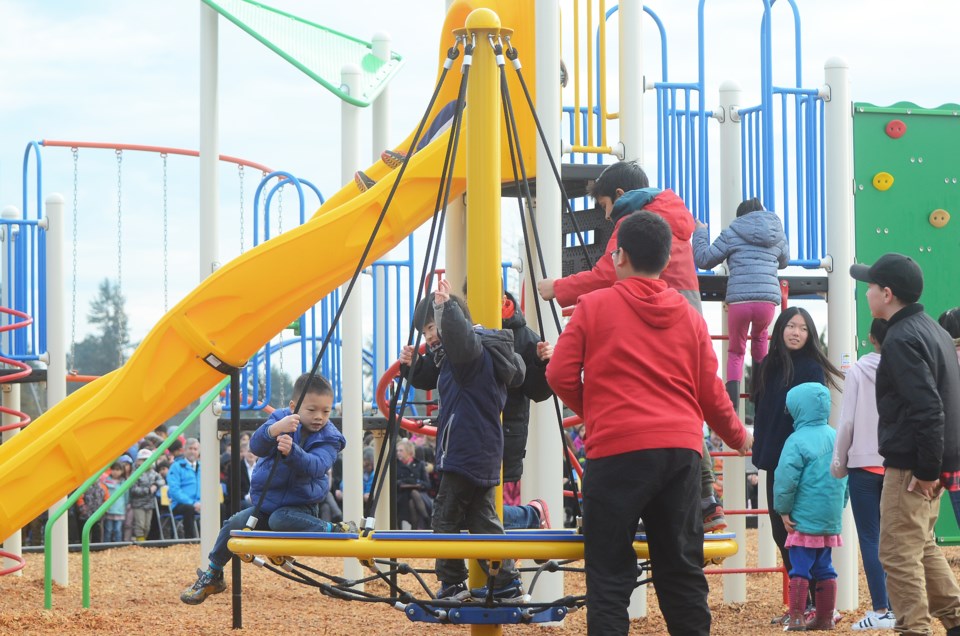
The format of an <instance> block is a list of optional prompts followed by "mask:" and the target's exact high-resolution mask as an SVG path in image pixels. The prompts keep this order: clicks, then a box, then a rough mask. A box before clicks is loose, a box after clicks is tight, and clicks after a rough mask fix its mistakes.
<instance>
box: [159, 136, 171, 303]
mask: <svg viewBox="0 0 960 636" xmlns="http://www.w3.org/2000/svg"><path fill="white" fill-rule="evenodd" d="M160 157H161V158H162V159H163V313H167V309H168V308H169V302H168V299H169V276H168V271H167V270H168V258H169V242H168V234H169V232H168V219H167V153H165V152H162V153H160Z"/></svg>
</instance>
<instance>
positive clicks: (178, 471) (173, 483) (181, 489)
mask: <svg viewBox="0 0 960 636" xmlns="http://www.w3.org/2000/svg"><path fill="white" fill-rule="evenodd" d="M167 486H168V488H167V495H168V496H169V497H170V508H171V509H172V508H174V507H176V506H177V505H178V504H187V505H190V506H192V505H193V504H195V503H197V502H198V501H200V462H199V461H198V462H197V469H196V470H194V469H193V468H191V467H190V462H188V461H187V460H186V458H184V457H178V458H177V459H176V461H174V462H173V465H171V466H170V471H169V472H168V473H167Z"/></svg>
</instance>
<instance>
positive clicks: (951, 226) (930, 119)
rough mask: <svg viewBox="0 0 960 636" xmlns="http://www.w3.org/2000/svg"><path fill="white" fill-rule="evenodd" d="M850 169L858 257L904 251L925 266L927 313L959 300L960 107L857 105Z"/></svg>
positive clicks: (860, 305)
mask: <svg viewBox="0 0 960 636" xmlns="http://www.w3.org/2000/svg"><path fill="white" fill-rule="evenodd" d="M853 169H854V180H855V186H854V187H855V211H854V214H855V217H854V218H855V225H854V227H855V230H854V235H855V238H856V260H857V262H858V263H872V262H874V261H875V260H876V259H877V257H879V256H880V255H881V254H884V253H886V252H900V253H901V254H906V255H907V256H910V257H911V258H913V259H915V260H916V261H917V263H919V265H920V267H921V268H922V269H923V277H924V290H923V296H922V297H921V298H920V302H921V303H922V304H923V305H924V307H925V308H926V310H927V313H928V314H930V315H931V316H933V317H934V318H936V317H937V316H939V315H940V313H941V312H943V311H944V310H945V309H949V308H951V307H956V306H957V305H960V106H958V105H956V104H945V105H943V106H941V107H939V108H934V109H925V108H920V107H919V106H917V105H915V104H911V103H909V102H899V103H897V104H894V105H893V106H890V107H883V108H881V107H877V106H873V105H871V104H864V103H858V104H854V113H853ZM938 211H945V212H946V214H943V212H938ZM865 293H866V285H865V284H864V283H857V336H858V343H859V350H860V355H863V354H865V353H867V352H868V351H870V350H871V347H870V345H869V343H868V342H867V333H868V332H869V330H870V321H871V318H870V311H869V309H868V308H867V301H866V298H865V297H864V294H865Z"/></svg>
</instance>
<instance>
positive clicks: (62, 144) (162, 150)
mask: <svg viewBox="0 0 960 636" xmlns="http://www.w3.org/2000/svg"><path fill="white" fill-rule="evenodd" d="M40 143H41V144H43V145H44V146H49V147H51V148H98V149H101V150H136V151H138V152H155V153H157V154H161V155H183V156H186V157H199V156H200V151H199V150H187V149H186V148H172V147H169V146H145V145H143V144H111V143H101V142H97V141H58V140H53V139H44V140H42V141H41V142H40ZM220 161H226V162H228V163H235V164H237V165H238V166H245V167H249V168H254V169H256V170H260V171H261V172H263V173H264V174H269V173H271V172H273V168H269V167H267V166H265V165H263V164H262V163H256V162H254V161H248V160H246V159H241V158H239V157H231V156H230V155H220Z"/></svg>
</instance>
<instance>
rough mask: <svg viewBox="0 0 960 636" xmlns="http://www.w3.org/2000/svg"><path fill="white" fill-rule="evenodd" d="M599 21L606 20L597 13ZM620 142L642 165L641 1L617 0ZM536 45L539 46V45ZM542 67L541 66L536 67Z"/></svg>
mask: <svg viewBox="0 0 960 636" xmlns="http://www.w3.org/2000/svg"><path fill="white" fill-rule="evenodd" d="M599 19H601V20H603V19H605V17H604V16H600V18H599ZM619 20H620V63H619V67H620V143H621V145H622V146H623V158H624V159H626V160H628V161H629V160H636V161H637V162H639V163H640V165H643V89H644V79H643V73H644V67H643V2H642V0H620V15H619ZM538 48H539V47H538ZM539 68H544V67H539Z"/></svg>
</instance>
